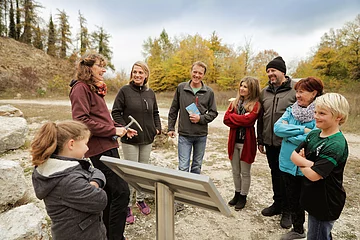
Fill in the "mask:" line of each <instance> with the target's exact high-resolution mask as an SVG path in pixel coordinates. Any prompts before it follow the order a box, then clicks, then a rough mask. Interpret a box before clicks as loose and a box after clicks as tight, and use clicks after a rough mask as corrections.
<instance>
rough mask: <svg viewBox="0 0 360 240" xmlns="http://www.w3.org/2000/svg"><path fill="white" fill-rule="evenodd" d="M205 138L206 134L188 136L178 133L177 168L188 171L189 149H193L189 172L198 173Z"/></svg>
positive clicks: (203, 151)
mask: <svg viewBox="0 0 360 240" xmlns="http://www.w3.org/2000/svg"><path fill="white" fill-rule="evenodd" d="M206 139H207V136H201V137H189V136H182V135H179V140H178V156H179V170H181V171H185V172H189V168H190V156H191V150H193V159H192V163H191V170H190V172H192V173H197V174H200V172H201V164H202V161H203V157H204V153H205V146H206Z"/></svg>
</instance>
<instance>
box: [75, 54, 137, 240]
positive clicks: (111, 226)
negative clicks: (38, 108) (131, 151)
mask: <svg viewBox="0 0 360 240" xmlns="http://www.w3.org/2000/svg"><path fill="white" fill-rule="evenodd" d="M105 66H106V60H105V58H104V57H103V56H102V55H101V54H98V53H86V54H84V55H83V56H82V57H81V58H80V60H79V62H78V64H77V68H76V79H75V80H73V81H71V84H70V86H71V91H70V100H71V108H72V117H73V119H74V120H78V121H81V122H83V123H85V125H86V126H87V127H88V128H89V129H90V131H91V137H90V139H89V143H88V146H89V151H87V152H86V154H85V157H89V158H90V160H91V162H92V163H93V165H94V166H95V167H96V168H98V169H100V170H101V171H102V172H103V173H104V175H105V177H106V179H107V185H106V187H105V189H104V190H105V191H106V193H107V196H108V199H109V201H108V205H107V206H106V209H105V210H104V216H103V217H104V223H105V226H106V229H107V236H108V238H109V239H120V240H123V239H125V237H124V236H123V234H124V230H125V221H126V213H127V212H126V211H127V205H128V202H129V194H130V193H129V187H128V184H127V183H126V182H125V181H124V180H123V179H122V178H121V177H119V176H118V175H117V174H116V173H114V172H113V171H112V170H111V169H110V168H108V167H107V166H106V165H105V164H104V163H103V162H102V161H100V158H101V157H102V156H109V157H114V158H120V156H119V152H118V147H119V144H118V142H117V141H115V140H114V139H113V137H114V136H120V137H122V136H124V135H127V137H129V138H131V137H134V136H136V134H137V132H136V130H134V129H131V128H129V129H125V127H123V126H122V125H121V124H117V123H115V122H114V121H113V120H112V118H111V116H110V113H109V109H108V107H107V105H106V102H105V99H104V97H105V95H106V94H107V87H106V83H105V82H104V77H103V75H104V73H105V72H106V70H105Z"/></svg>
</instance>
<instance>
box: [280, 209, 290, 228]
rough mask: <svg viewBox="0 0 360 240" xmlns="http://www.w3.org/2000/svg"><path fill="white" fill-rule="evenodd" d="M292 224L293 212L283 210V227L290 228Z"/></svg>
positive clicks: (281, 220)
mask: <svg viewBox="0 0 360 240" xmlns="http://www.w3.org/2000/svg"><path fill="white" fill-rule="evenodd" d="M291 225H292V221H291V214H290V213H288V212H283V213H282V214H281V219H280V226H281V227H282V228H286V229H289V228H291Z"/></svg>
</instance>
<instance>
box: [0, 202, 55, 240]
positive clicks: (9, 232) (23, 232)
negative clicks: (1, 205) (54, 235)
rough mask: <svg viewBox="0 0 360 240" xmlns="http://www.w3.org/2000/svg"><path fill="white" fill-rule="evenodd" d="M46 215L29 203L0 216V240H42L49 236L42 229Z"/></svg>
mask: <svg viewBox="0 0 360 240" xmlns="http://www.w3.org/2000/svg"><path fill="white" fill-rule="evenodd" d="M45 218H46V213H45V212H44V211H43V210H41V209H40V208H38V207H36V206H35V204H34V203H29V204H26V205H23V206H20V207H17V208H13V209H11V210H9V211H7V212H4V213H2V214H0V239H6V240H20V239H21V240H23V239H29V240H30V239H42V240H47V239H49V236H48V235H47V233H46V230H45V229H44V225H45V224H46V220H45Z"/></svg>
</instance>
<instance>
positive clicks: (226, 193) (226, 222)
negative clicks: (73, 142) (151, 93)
mask: <svg viewBox="0 0 360 240" xmlns="http://www.w3.org/2000/svg"><path fill="white" fill-rule="evenodd" d="M12 101H16V102H17V103H20V102H19V100H12ZM12 101H6V102H5V101H4V100H0V104H4V103H10V104H11V103H14V102H12ZM29 102H31V103H38V102H34V101H29ZM22 103H24V101H22ZM38 104H48V105H64V106H67V105H68V104H69V102H68V101H56V102H54V101H41V103H38ZM167 111H168V109H160V114H161V117H162V119H166V118H167ZM222 119H223V112H221V113H220V114H219V116H218V117H217V118H216V120H215V121H214V122H213V123H211V124H210V129H209V136H208V143H207V147H206V153H205V158H204V163H203V169H202V174H206V175H208V176H210V178H211V179H212V181H213V182H214V184H215V185H216V187H217V189H218V191H219V192H220V194H221V195H222V197H223V199H224V200H225V202H227V201H229V199H231V197H232V195H233V191H234V188H233V182H232V176H231V165H230V162H229V160H228V158H227V153H226V142H227V135H228V128H227V127H226V126H225V125H223V123H222ZM30 127H31V126H30ZM33 127H37V126H33ZM345 136H346V138H347V140H348V142H349V148H350V157H349V160H351V161H356V162H358V161H359V156H360V137H359V136H358V135H354V134H345ZM3 158H6V159H13V160H16V161H20V162H21V163H22V165H23V166H28V161H29V156H28V153H27V152H26V151H25V152H24V151H22V150H16V151H14V152H11V153H9V154H7V155H5V156H3ZM151 163H152V164H154V165H158V166H163V167H168V168H173V169H176V168H177V151H176V149H167V150H164V149H155V150H153V151H152V153H151ZM350 164H351V163H350V162H349V164H348V166H347V167H349V166H350V167H352V168H351V169H348V168H347V169H346V171H345V177H344V185H345V188H346V190H347V193H348V200H347V202H346V205H345V208H344V210H343V213H342V215H341V216H340V219H338V220H337V221H336V223H335V225H334V228H333V237H334V239H341V240H345V239H347V240H348V239H360V225H359V222H360V203H359V198H358V195H359V193H360V191H359V188H358V182H359V181H360V164H359V163H357V164H355V165H350ZM353 166H354V167H353ZM251 172H252V182H251V187H250V193H249V195H248V202H247V204H246V206H245V208H244V209H243V210H241V211H238V212H237V211H235V210H234V209H233V208H231V212H232V216H231V217H225V216H223V215H221V214H219V213H215V212H211V211H207V210H203V209H200V208H195V207H192V206H186V209H185V210H184V211H182V212H180V213H178V214H177V215H175V234H176V239H179V240H182V239H191V240H204V239H219V240H221V239H224V240H225V239H226V240H227V239H233V240H235V239H240V240H248V239H254V240H255V239H271V240H272V239H274V240H275V239H280V236H281V235H282V234H284V233H286V232H287V231H288V230H286V229H282V228H281V227H280V225H279V221H280V216H275V217H263V216H262V215H261V213H260V211H261V210H262V209H263V208H264V207H267V206H268V205H270V204H271V202H272V200H271V198H272V191H271V178H270V171H269V168H268V164H267V161H266V158H265V156H264V155H262V154H260V153H258V154H257V158H256V160H255V163H254V164H253V165H252V170H251ZM27 177H28V178H29V179H30V174H28V175H27ZM148 198H149V199H148V202H149V203H150V205H151V207H152V210H153V211H152V213H151V214H150V215H148V216H143V215H141V214H140V213H139V211H138V210H137V209H134V214H135V216H136V222H135V224H133V225H128V226H127V228H126V236H127V237H128V238H129V239H130V240H133V239H155V236H156V219H155V212H154V210H155V206H154V201H153V197H152V196H148ZM34 201H35V200H34ZM38 204H39V205H41V203H38ZM306 224H307V222H306ZM305 228H307V226H306V225H305Z"/></svg>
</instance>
